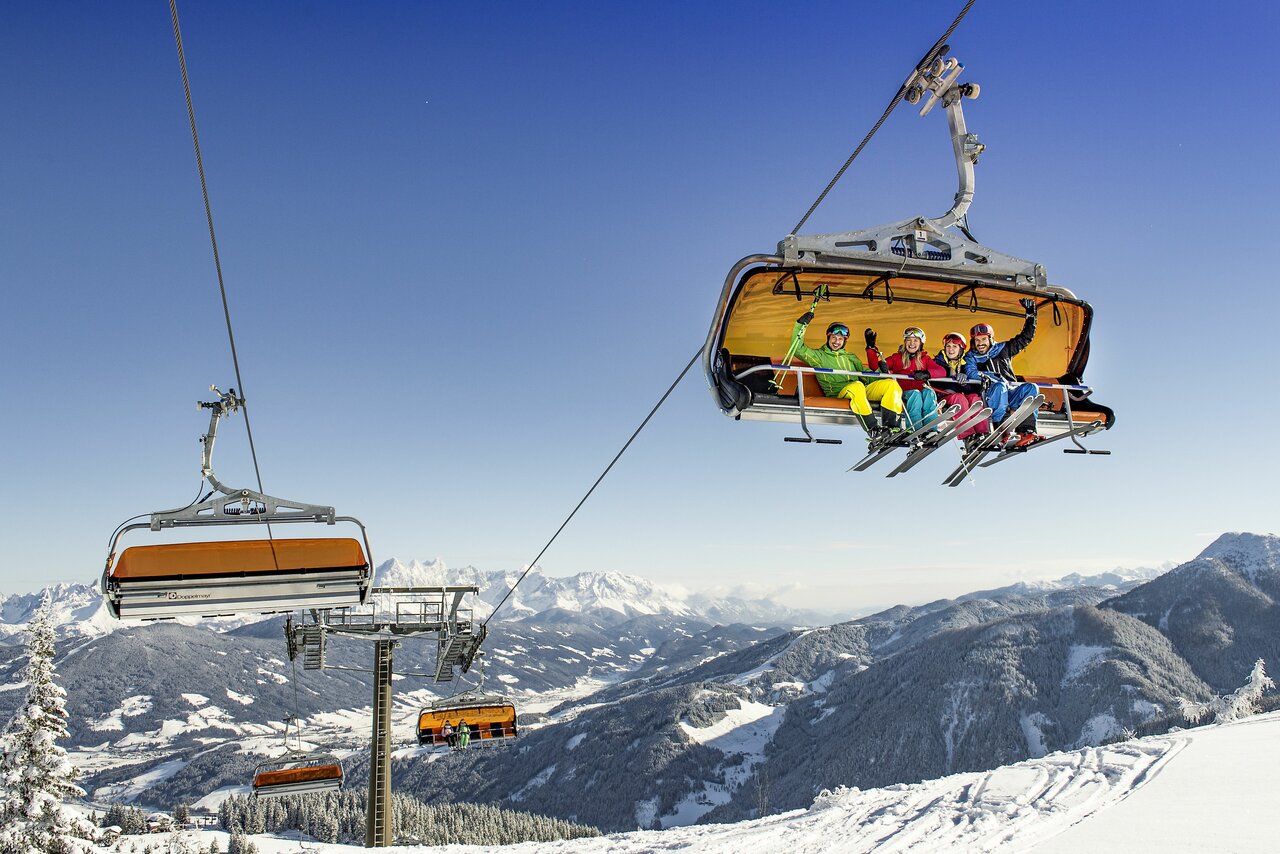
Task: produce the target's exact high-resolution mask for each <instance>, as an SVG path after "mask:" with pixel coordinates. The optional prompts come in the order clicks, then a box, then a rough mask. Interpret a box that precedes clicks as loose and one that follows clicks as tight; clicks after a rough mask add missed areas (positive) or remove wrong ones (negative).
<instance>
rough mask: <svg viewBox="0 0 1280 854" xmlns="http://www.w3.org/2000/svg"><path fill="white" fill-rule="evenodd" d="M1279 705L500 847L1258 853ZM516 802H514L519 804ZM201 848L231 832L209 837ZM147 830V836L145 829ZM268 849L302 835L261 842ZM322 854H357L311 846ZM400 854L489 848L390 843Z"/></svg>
mask: <svg viewBox="0 0 1280 854" xmlns="http://www.w3.org/2000/svg"><path fill="white" fill-rule="evenodd" d="M1278 775H1280V712H1278V713H1271V714H1268V715H1259V716H1257V717H1253V718H1248V719H1246V720H1243V721H1240V722H1238V723H1233V724H1226V725H1221V726H1208V727H1201V728H1199V729H1195V730H1185V731H1181V732H1175V733H1170V734H1168V735H1163V736H1153V737H1149V738H1143V739H1135V740H1133V741H1127V742H1121V743H1119V744H1113V745H1107V746H1104V747H1090V748H1086V749H1084V750H1078V751H1073V752H1071V753H1054V754H1051V755H1049V756H1045V757H1043V758H1041V759H1033V760H1030V761H1027V762H1020V763H1018V764H1016V765H1008V766H1005V767H1003V768H997V769H995V770H994V771H987V772H981V773H965V774H954V775H952V776H950V777H943V778H942V779H940V780H928V781H925V782H923V783H916V784H913V785H900V786H890V787H888V788H884V789H871V790H866V791H860V790H858V789H841V790H838V791H835V792H828V793H826V794H823V795H822V796H820V797H819V798H818V799H817V800H816V801H815V802H814V804H813V806H812V807H810V808H809V809H806V810H795V811H793V812H789V813H783V814H780V815H775V816H769V817H767V818H764V819H758V820H754V821H744V822H740V823H737V824H719V825H699V826H692V827H679V828H673V829H671V830H662V831H636V832H634V833H620V834H614V835H612V836H607V837H601V838H597V839H578V840H571V841H565V842H553V843H524V844H520V845H511V846H504V847H503V848H502V851H503V852H504V854H549V852H556V854H639V853H640V852H665V851H680V852H721V854H766V853H767V854H774V853H775V852H786V854H809V852H840V854H857V852H871V851H874V852H907V851H910V852H935V851H943V852H946V851H963V852H983V854H986V852H1035V854H1067V852H1072V854H1074V852H1082V851H1083V852H1088V854H1108V852H1125V854H1130V853H1131V852H1145V851H1155V852H1160V854H1175V852H1197V854H1200V852H1258V851H1271V850H1275V840H1276V838H1277V837H1278V836H1280V810H1278V809H1276V805H1277V801H1278V797H1277V796H1278V795H1280V780H1278V779H1277V777H1278ZM512 806H515V807H517V808H518V804H513V805H512ZM200 835H201V836H203V837H206V838H205V839H204V840H203V846H204V847H205V848H206V849H207V847H208V843H209V838H210V837H213V836H215V835H216V836H217V837H218V839H219V840H220V845H221V847H223V848H224V849H225V847H226V834H225V833H217V834H214V833H212V832H208V831H206V832H203V833H201V834H200ZM140 838H141V837H140ZM253 839H254V841H255V843H256V844H257V845H258V848H259V850H260V851H261V852H262V854H292V852H296V851H297V850H298V841H297V839H296V837H295V838H291V839H282V838H274V837H268V836H255V837H253ZM307 850H308V851H313V850H314V851H315V852H316V854H354V852H355V851H357V850H360V849H358V848H355V847H352V846H345V845H325V844H316V845H314V846H313V845H312V844H310V843H308V845H307ZM387 850H388V851H389V852H399V854H429V853H431V854H434V852H449V854H462V852H477V853H478V852H481V851H489V850H492V849H489V848H485V847H483V846H470V845H446V846H434V847H407V846H396V847H393V848H389V849H387Z"/></svg>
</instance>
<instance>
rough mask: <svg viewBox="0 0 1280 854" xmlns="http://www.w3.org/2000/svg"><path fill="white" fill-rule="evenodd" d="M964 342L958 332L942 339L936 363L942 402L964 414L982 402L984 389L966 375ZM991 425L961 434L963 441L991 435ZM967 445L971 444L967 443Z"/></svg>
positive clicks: (987, 424)
mask: <svg viewBox="0 0 1280 854" xmlns="http://www.w3.org/2000/svg"><path fill="white" fill-rule="evenodd" d="M964 351H965V339H964V336H963V335H961V334H960V333H959V332H948V333H947V334H946V335H943V336H942V352H941V353H939V354H938V358H937V359H936V360H935V362H934V363H935V364H936V365H937V366H938V367H939V368H940V369H941V370H942V379H940V380H938V381H937V383H936V385H937V386H938V391H940V392H942V395H943V398H942V402H943V404H944V405H946V406H959V407H960V411H961V412H964V411H965V410H967V409H968V408H969V406H970V405H971V404H973V403H977V402H979V401H981V400H982V395H981V393H980V392H981V391H982V387H981V386H980V385H979V384H978V383H975V382H973V381H972V380H970V379H969V378H968V377H966V376H965V374H964ZM990 431H991V424H990V422H989V421H988V420H986V419H983V420H982V421H979V422H978V423H977V424H975V425H974V426H972V427H970V428H969V429H968V430H965V431H964V432H963V433H961V434H960V437H959V438H961V439H968V438H969V437H970V436H976V435H978V434H980V433H989V432H990ZM966 444H968V443H966Z"/></svg>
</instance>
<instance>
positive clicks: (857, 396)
mask: <svg viewBox="0 0 1280 854" xmlns="http://www.w3.org/2000/svg"><path fill="white" fill-rule="evenodd" d="M840 397H844V398H848V400H849V408H850V409H852V410H853V411H854V413H855V414H857V415H862V416H867V415H870V414H871V404H872V403H878V404H880V405H881V406H882V407H884V408H885V409H887V410H889V411H890V412H896V413H898V414H899V415H901V414H902V386H900V385H898V381H897V380H887V379H886V380H874V381H873V382H869V383H862V382H851V383H849V384H848V385H847V386H845V387H844V388H842V389H840Z"/></svg>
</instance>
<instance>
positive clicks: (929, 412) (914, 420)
mask: <svg viewBox="0 0 1280 854" xmlns="http://www.w3.org/2000/svg"><path fill="white" fill-rule="evenodd" d="M902 405H903V407H904V408H905V409H906V410H907V424H908V425H909V426H910V427H911V429H912V430H916V429H919V428H920V427H927V426H929V425H930V424H932V423H933V422H935V421H937V420H938V395H937V394H936V393H935V392H934V390H933V389H931V388H913V389H909V390H908V391H904V392H903V393H902Z"/></svg>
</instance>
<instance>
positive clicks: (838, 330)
mask: <svg viewBox="0 0 1280 854" xmlns="http://www.w3.org/2000/svg"><path fill="white" fill-rule="evenodd" d="M827 334H828V335H843V336H844V337H845V338H848V337H849V327H848V326H845V325H844V324H843V323H833V324H831V325H830V326H828V327H827Z"/></svg>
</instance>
